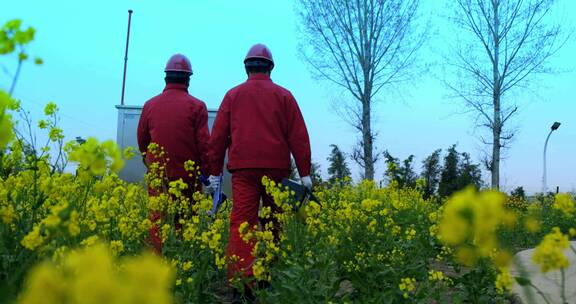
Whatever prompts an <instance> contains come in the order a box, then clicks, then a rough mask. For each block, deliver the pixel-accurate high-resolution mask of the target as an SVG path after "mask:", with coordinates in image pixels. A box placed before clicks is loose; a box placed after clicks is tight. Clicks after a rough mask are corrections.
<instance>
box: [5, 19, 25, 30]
mask: <svg viewBox="0 0 576 304" xmlns="http://www.w3.org/2000/svg"><path fill="white" fill-rule="evenodd" d="M21 24H22V20H20V19H13V20H9V21H8V22H6V23H5V24H4V29H7V30H17V29H19V28H20V25H21Z"/></svg>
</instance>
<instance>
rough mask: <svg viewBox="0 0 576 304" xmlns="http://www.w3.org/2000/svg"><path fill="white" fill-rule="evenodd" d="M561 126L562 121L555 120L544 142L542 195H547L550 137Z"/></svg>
mask: <svg viewBox="0 0 576 304" xmlns="http://www.w3.org/2000/svg"><path fill="white" fill-rule="evenodd" d="M559 127H560V123H559V122H557V121H556V122H554V123H553V124H552V126H551V127H550V132H549V133H548V137H546V142H545V143H544V156H543V159H544V169H543V170H542V195H546V190H547V189H546V188H547V187H546V148H547V147H548V139H550V135H552V132H554V131H556V130H558V128H559Z"/></svg>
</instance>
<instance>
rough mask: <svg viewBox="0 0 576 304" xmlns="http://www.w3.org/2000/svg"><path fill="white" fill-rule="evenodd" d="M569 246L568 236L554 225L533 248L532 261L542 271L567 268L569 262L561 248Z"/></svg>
mask: <svg viewBox="0 0 576 304" xmlns="http://www.w3.org/2000/svg"><path fill="white" fill-rule="evenodd" d="M569 246H570V243H569V241H568V236H567V235H565V234H563V233H562V232H561V231H560V229H559V228H558V227H554V228H553V229H552V232H551V233H549V234H547V235H546V236H544V239H543V240H542V242H541V243H540V244H539V245H538V246H537V247H536V249H535V250H534V254H533V255H532V261H533V262H534V263H535V264H537V265H540V270H541V271H542V272H544V273H545V272H548V271H550V270H556V269H564V268H567V267H568V266H569V265H570V262H569V261H568V259H567V258H566V256H565V255H564V252H563V250H564V249H566V248H568V247H569Z"/></svg>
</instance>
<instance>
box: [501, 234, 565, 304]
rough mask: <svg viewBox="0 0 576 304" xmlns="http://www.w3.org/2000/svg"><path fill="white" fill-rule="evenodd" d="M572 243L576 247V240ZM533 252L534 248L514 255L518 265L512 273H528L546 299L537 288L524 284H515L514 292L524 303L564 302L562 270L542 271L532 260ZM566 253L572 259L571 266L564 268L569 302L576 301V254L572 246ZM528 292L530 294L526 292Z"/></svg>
mask: <svg viewBox="0 0 576 304" xmlns="http://www.w3.org/2000/svg"><path fill="white" fill-rule="evenodd" d="M570 245H571V246H572V248H576V241H572V242H570ZM533 254H534V249H528V250H524V251H520V252H519V253H517V254H516V255H515V256H514V258H515V263H516V265H515V267H513V269H512V271H511V273H512V275H513V276H522V273H526V276H527V277H529V278H530V281H531V282H532V284H534V285H536V286H537V287H538V289H540V290H541V291H542V293H543V294H544V296H545V297H546V300H544V299H543V298H542V296H541V295H539V294H537V292H536V290H534V288H532V287H527V289H525V288H523V287H522V286H520V285H518V284H515V285H514V287H513V291H514V293H515V294H517V295H518V296H519V297H520V299H521V300H522V303H528V304H531V303H544V304H546V303H550V304H553V303H554V304H555V303H559V304H560V303H562V297H561V292H562V288H561V281H562V280H561V278H562V276H561V273H560V271H558V270H557V271H549V272H547V273H542V272H540V267H539V266H538V265H536V264H534V263H533V262H532V255H533ZM564 254H565V255H566V257H567V258H568V260H569V261H570V266H569V267H568V268H567V269H565V270H564V273H565V295H566V301H567V303H576V289H575V287H576V254H574V252H573V251H572V249H570V248H568V249H566V250H565V251H564ZM520 265H521V266H520ZM520 267H522V268H523V271H521V270H520ZM527 292H528V293H530V294H526V293H527Z"/></svg>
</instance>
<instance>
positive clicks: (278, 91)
mask: <svg viewBox="0 0 576 304" xmlns="http://www.w3.org/2000/svg"><path fill="white" fill-rule="evenodd" d="M244 65H245V69H246V73H247V74H248V80H247V81H246V82H244V83H242V84H240V85H238V86H237V87H235V88H233V89H231V90H230V91H228V92H227V93H226V95H225V96H224V100H223V101H222V104H221V105H220V108H219V110H218V114H217V116H216V120H215V122H214V126H213V128H212V134H211V136H210V144H209V147H210V148H209V155H210V160H211V166H210V168H211V169H210V171H211V172H210V174H211V177H210V181H211V182H212V184H211V186H214V183H217V180H218V179H217V178H216V177H217V176H219V175H220V174H221V173H222V169H223V163H224V156H225V155H224V154H225V152H226V150H227V149H228V164H227V167H228V170H229V171H230V172H231V173H232V197H233V207H232V214H231V218H230V241H229V243H228V256H229V257H231V256H236V257H237V258H238V261H237V262H234V263H231V264H230V265H229V267H228V277H229V278H232V277H234V276H236V275H239V274H240V275H242V276H252V275H253V274H252V264H253V262H254V257H253V256H252V247H253V244H252V243H250V242H248V243H247V242H244V241H243V240H242V237H241V236H240V233H239V231H238V228H239V227H240V225H241V224H242V223H244V222H248V224H249V225H250V227H254V226H258V224H259V223H260V222H259V218H258V210H259V207H260V199H262V203H263V206H270V207H272V210H273V211H274V210H276V211H278V208H276V206H275V204H274V202H273V200H272V198H271V197H270V196H269V195H267V194H266V191H265V189H264V186H263V185H262V177H263V176H267V177H268V178H270V179H272V180H274V181H275V182H281V180H282V179H283V178H287V177H288V176H289V175H290V164H291V161H290V155H291V154H292V155H293V157H294V160H295V162H296V167H297V168H298V172H299V174H300V176H301V177H302V178H301V180H302V183H303V184H304V185H305V186H306V187H308V188H310V189H311V188H312V181H311V179H310V168H311V159H310V140H309V138H308V132H307V130H306V125H305V123H304V118H303V117H302V113H301V112H300V109H299V107H298V104H297V103H296V100H295V99H294V96H292V94H291V93H290V91H288V90H287V89H285V88H283V87H281V86H279V85H277V84H275V83H274V82H272V80H271V79H270V72H271V71H272V69H273V68H274V60H273V59H272V54H271V52H270V50H269V49H268V48H267V47H266V46H264V45H262V44H256V45H254V46H253V47H252V48H251V49H250V50H249V52H248V54H247V56H246V58H245V60H244ZM260 224H261V223H260Z"/></svg>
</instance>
